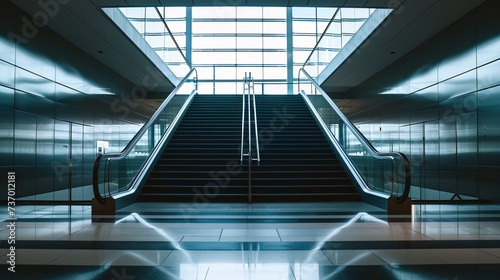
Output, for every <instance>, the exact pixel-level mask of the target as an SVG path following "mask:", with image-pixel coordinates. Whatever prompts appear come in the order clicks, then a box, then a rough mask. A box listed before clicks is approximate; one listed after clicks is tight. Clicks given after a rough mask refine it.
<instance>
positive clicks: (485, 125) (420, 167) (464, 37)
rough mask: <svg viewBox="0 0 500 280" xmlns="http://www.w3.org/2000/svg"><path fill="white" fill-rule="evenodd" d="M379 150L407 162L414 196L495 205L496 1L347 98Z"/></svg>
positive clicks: (499, 115) (499, 136)
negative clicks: (459, 197) (476, 200)
mask: <svg viewBox="0 0 500 280" xmlns="http://www.w3.org/2000/svg"><path fill="white" fill-rule="evenodd" d="M331 95H332V97H333V98H334V99H338V100H340V99H343V100H342V105H341V106H342V107H343V110H344V112H345V113H346V114H347V115H348V116H349V117H350V119H351V120H352V121H353V122H354V123H355V124H356V125H358V126H359V128H360V130H361V131H362V132H363V133H365V135H366V136H367V138H368V139H370V140H371V141H372V143H373V144H374V146H375V147H377V148H378V149H379V150H380V151H382V152H385V151H401V152H403V153H406V154H407V155H408V156H409V158H410V161H411V167H412V186H414V188H413V190H412V192H411V196H412V198H413V199H417V200H419V199H422V200H438V199H439V200H449V199H451V198H452V196H453V195H454V194H456V193H458V194H460V195H462V196H464V197H467V196H470V197H479V198H483V199H488V200H492V201H496V202H498V201H500V142H499V140H500V121H499V120H500V3H499V2H498V1H487V2H485V3H484V4H483V5H481V6H479V7H478V8H477V9H475V10H474V11H472V12H470V13H469V14H467V15H466V16H464V17H463V18H461V19H460V20H458V21H457V22H455V23H454V24H452V25H450V26H449V27H447V28H446V29H445V30H443V31H442V32H440V33H438V34H437V35H436V36H434V37H433V38H431V39H430V40H428V41H427V42H426V43H424V44H423V45H421V46H419V47H417V48H416V49H414V50H413V51H412V52H411V53H409V54H408V55H406V56H404V57H402V58H401V59H399V60H398V61H397V62H395V63H394V64H392V65H390V66H389V67H387V68H386V69H384V70H383V71H381V72H380V73H378V74H377V75H375V76H374V77H372V78H371V79H370V80H368V81H366V82H364V83H363V84H362V85H360V86H358V87H356V88H354V89H353V90H351V91H349V92H347V93H332V94H331Z"/></svg>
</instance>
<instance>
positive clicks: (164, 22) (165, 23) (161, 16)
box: [155, 7, 191, 67]
mask: <svg viewBox="0 0 500 280" xmlns="http://www.w3.org/2000/svg"><path fill="white" fill-rule="evenodd" d="M155 10H156V12H157V13H158V16H159V17H160V19H161V21H162V22H163V25H164V26H165V28H166V29H167V31H168V34H169V35H170V38H171V39H172V41H174V44H175V46H176V47H177V50H178V51H179V52H180V53H181V55H182V58H184V61H185V62H186V63H187V65H188V66H189V67H191V63H190V62H189V60H188V59H187V58H186V56H185V55H184V53H183V52H182V50H181V48H180V47H179V44H177V41H176V40H175V38H174V35H173V34H172V31H170V28H168V25H167V22H166V21H165V18H164V17H163V15H162V14H161V12H160V10H159V9H158V7H155Z"/></svg>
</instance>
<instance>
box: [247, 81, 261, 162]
mask: <svg viewBox="0 0 500 280" xmlns="http://www.w3.org/2000/svg"><path fill="white" fill-rule="evenodd" d="M250 82H251V83H252V95H253V118H254V125H255V144H256V145H257V163H259V164H260V149H259V128H258V126H257V106H256V105H255V88H254V82H253V78H250ZM248 96H250V92H249V93H248ZM248 106H250V104H248Z"/></svg>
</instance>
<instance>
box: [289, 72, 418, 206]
mask: <svg viewBox="0 0 500 280" xmlns="http://www.w3.org/2000/svg"><path fill="white" fill-rule="evenodd" d="M300 72H303V73H304V75H305V76H306V78H307V79H308V80H309V81H310V82H311V83H312V85H314V87H315V88H316V90H318V91H319V92H320V93H321V95H322V96H323V98H325V100H326V101H327V102H328V104H329V105H330V106H331V107H332V108H333V109H334V110H335V112H336V113H337V115H338V116H339V117H340V118H341V119H342V121H343V122H344V123H345V124H346V125H347V127H349V129H350V130H351V131H352V133H353V134H354V135H355V136H356V138H358V140H359V141H360V142H361V144H362V145H363V146H364V147H365V148H366V149H367V150H368V151H369V152H370V154H371V155H372V156H373V157H375V158H377V159H384V158H387V157H391V158H394V157H400V158H401V159H402V160H403V162H404V163H405V189H404V191H403V194H402V195H401V196H400V197H398V204H401V203H403V202H405V200H406V199H407V198H408V196H409V194H410V188H411V171H410V161H409V160H408V158H407V157H406V155H405V154H403V153H399V152H391V153H381V152H379V151H377V149H375V147H373V145H372V144H371V143H370V141H368V139H366V137H365V136H364V135H363V133H361V131H359V129H358V128H357V127H356V126H355V125H354V124H352V122H351V121H350V120H349V119H348V118H347V117H346V116H345V115H344V113H343V112H342V111H341V110H340V108H339V107H338V106H337V105H336V104H335V102H333V100H332V99H331V98H330V97H329V96H328V94H326V92H325V91H324V90H323V89H322V88H321V87H320V86H319V85H318V84H317V83H316V81H314V79H313V78H312V77H311V76H310V75H309V74H308V73H307V72H306V70H305V69H304V68H300V69H299V77H298V78H299V81H300ZM299 88H300V85H299ZM392 191H393V192H394V190H392Z"/></svg>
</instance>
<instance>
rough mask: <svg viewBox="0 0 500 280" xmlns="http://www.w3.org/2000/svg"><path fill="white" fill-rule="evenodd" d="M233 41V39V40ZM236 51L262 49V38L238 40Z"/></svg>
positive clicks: (242, 38)
mask: <svg viewBox="0 0 500 280" xmlns="http://www.w3.org/2000/svg"><path fill="white" fill-rule="evenodd" d="M233 40H234V39H233ZM238 49H259V50H260V49H262V37H241V38H238Z"/></svg>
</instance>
